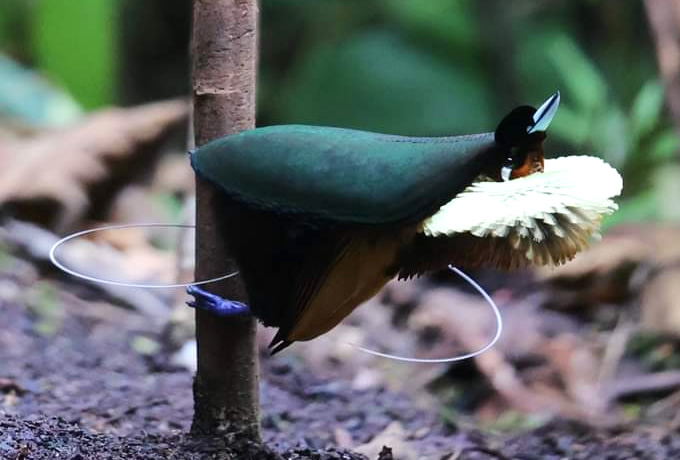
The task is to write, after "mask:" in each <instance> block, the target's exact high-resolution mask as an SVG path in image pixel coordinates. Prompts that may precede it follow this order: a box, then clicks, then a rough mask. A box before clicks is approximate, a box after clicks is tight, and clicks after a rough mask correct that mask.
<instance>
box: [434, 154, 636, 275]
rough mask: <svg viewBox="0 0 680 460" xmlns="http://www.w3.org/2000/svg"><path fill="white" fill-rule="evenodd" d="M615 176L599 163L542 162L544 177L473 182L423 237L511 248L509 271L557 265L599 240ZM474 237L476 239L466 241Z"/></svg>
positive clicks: (616, 186)
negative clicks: (492, 242) (479, 241)
mask: <svg viewBox="0 0 680 460" xmlns="http://www.w3.org/2000/svg"><path fill="white" fill-rule="evenodd" d="M622 187H623V182H622V179H621V176H620V175H619V173H618V172H617V171H616V170H615V169H614V168H612V167H611V166H609V165H608V164H607V163H605V162H604V161H602V160H601V159H599V158H595V157H590V156H569V157H562V158H557V159H552V160H546V161H545V172H543V173H535V174H532V175H529V176H525V177H521V178H518V179H514V180H510V181H507V182H475V183H473V184H472V185H471V186H469V187H468V188H467V189H465V191H463V192H462V193H460V194H459V195H458V196H456V198H454V199H453V200H451V201H450V202H449V203H447V204H446V205H444V206H442V207H441V209H440V210H439V211H438V212H437V213H436V214H434V215H433V216H432V217H430V218H429V219H427V220H425V221H424V222H423V225H422V229H421V232H422V233H423V234H424V236H426V237H434V238H436V239H439V237H444V238H446V237H455V236H460V237H466V238H465V241H472V242H473V243H474V241H475V240H476V239H477V238H481V239H490V240H495V241H497V242H501V241H504V242H507V243H509V246H510V247H509V248H508V249H510V248H512V250H511V252H512V254H513V255H512V259H517V258H518V256H520V258H521V255H522V254H523V255H524V257H526V260H524V261H522V260H514V261H512V262H511V263H510V262H509V263H507V264H506V265H509V266H520V265H526V262H530V263H534V264H537V265H546V264H553V265H559V264H562V263H564V262H566V261H567V260H569V259H571V258H572V257H573V256H574V255H575V254H576V253H577V252H579V251H581V250H583V249H585V248H586V247H587V246H588V242H589V240H590V239H591V238H592V237H599V226H600V221H601V219H602V216H604V215H605V214H611V213H612V212H614V211H615V210H616V209H617V205H616V203H614V201H613V200H612V198H613V197H615V196H617V195H619V194H620V193H621V189H622ZM469 236H474V237H476V238H469Z"/></svg>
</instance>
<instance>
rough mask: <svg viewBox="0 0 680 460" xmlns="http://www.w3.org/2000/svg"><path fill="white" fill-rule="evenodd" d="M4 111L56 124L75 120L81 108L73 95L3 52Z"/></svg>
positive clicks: (0, 105) (0, 92)
mask: <svg viewBox="0 0 680 460" xmlns="http://www.w3.org/2000/svg"><path fill="white" fill-rule="evenodd" d="M0 114H2V115H5V116H8V117H12V118H18V119H21V120H22V121H24V122H27V123H30V124H34V125H45V126H55V125H60V124H65V123H69V122H71V121H73V120H75V119H76V118H78V117H79V116H80V114H81V109H80V107H79V106H78V104H77V103H76V102H75V101H74V100H73V98H72V97H71V96H70V95H68V94H66V93H64V92H63V91H62V90H60V89H59V88H56V87H55V86H53V85H50V84H49V83H48V82H47V81H45V80H44V79H43V78H42V77H40V75H38V74H37V73H36V72H33V71H30V70H28V69H25V68H23V67H21V66H20V65H19V64H18V63H16V62H14V61H13V60H12V59H10V58H8V57H7V56H4V55H2V54H0Z"/></svg>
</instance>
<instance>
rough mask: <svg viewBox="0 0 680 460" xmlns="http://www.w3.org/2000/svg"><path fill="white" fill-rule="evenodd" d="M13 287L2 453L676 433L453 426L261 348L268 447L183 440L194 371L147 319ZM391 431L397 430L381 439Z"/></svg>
mask: <svg viewBox="0 0 680 460" xmlns="http://www.w3.org/2000/svg"><path fill="white" fill-rule="evenodd" d="M68 288H70V289H73V287H72V286H70V287H68ZM17 289H19V288H18V287H17V285H16V283H14V282H13V281H12V280H3V281H2V282H1V283H0V299H1V300H0V302H1V303H0V324H2V326H3V327H2V329H0V363H1V365H0V398H1V399H0V402H1V403H0V457H2V458H7V459H13V460H20V459H56V458H62V459H70V460H78V459H127V458H145V459H161V458H163V459H166V458H172V459H232V458H233V459H300V460H302V459H316V460H321V459H343V460H353V459H365V458H367V457H366V456H364V455H362V454H359V453H354V452H352V451H349V450H343V449H342V448H340V447H338V446H339V445H342V444H347V441H345V442H343V439H345V440H346V439H347V438H349V439H350V440H351V444H352V445H364V446H366V445H369V444H370V442H371V440H374V438H376V437H377V442H378V443H381V442H382V441H385V440H386V441H385V442H386V443H387V445H386V446H385V448H382V446H374V450H375V451H376V452H379V453H376V455H374V456H373V458H371V460H374V459H380V460H388V459H391V458H404V459H411V458H426V459H428V458H429V459H442V460H444V459H449V460H453V459H524V460H529V459H564V458H569V459H592V458H596V459H600V458H602V459H605V458H606V459H673V458H680V434H678V433H677V432H675V431H670V430H668V429H663V428H652V427H636V426H629V427H625V426H617V427H615V428H607V429H603V428H601V429H594V428H589V427H588V426H586V425H585V424H581V423H577V422H573V421H572V422H566V421H554V422H551V423H549V424H547V425H545V426H543V427H541V428H539V429H536V430H534V431H529V432H526V433H523V434H520V435H513V436H503V435H500V434H494V433H483V432H481V431H479V430H475V429H469V428H467V427H466V428H461V427H459V426H457V424H455V423H453V422H451V421H450V420H445V419H443V418H442V417H440V416H439V414H437V413H436V412H435V411H426V410H423V409H421V408H419V407H420V406H419V405H418V404H416V402H415V401H414V400H413V399H412V398H410V397H408V396H406V395H403V394H398V393H394V392H391V391H388V390H387V389H385V388H380V387H378V388H370V389H365V390H357V389H355V388H354V387H353V386H352V385H350V383H349V379H342V378H335V379H331V378H330V377H329V376H324V375H318V372H314V374H315V375H312V372H311V371H310V369H308V368H307V367H305V365H304V364H303V363H302V362H301V361H300V360H298V359H296V358H295V357H294V356H293V355H288V356H286V354H282V355H281V356H277V357H274V358H269V357H266V356H263V357H262V359H261V362H262V375H261V387H260V390H261V403H262V429H263V437H264V440H265V443H266V446H267V447H266V448H261V447H259V446H255V445H252V443H250V442H249V441H247V440H239V439H200V438H191V437H189V436H187V435H186V432H187V430H188V428H189V423H190V421H191V415H192V399H191V383H192V373H191V372H189V371H187V370H185V369H184V368H180V367H172V366H170V365H168V364H167V362H168V360H167V356H166V355H165V354H164V353H163V352H162V351H159V352H156V353H144V352H140V351H143V350H144V347H143V346H140V345H139V344H140V343H142V344H143V343H147V342H145V340H147V339H151V342H148V343H153V341H154V340H156V341H159V342H160V341H161V338H160V333H161V331H160V330H159V329H158V328H157V327H156V326H153V325H151V324H150V322H149V321H147V320H146V318H145V317H144V316H143V315H141V314H140V313H137V312H135V311H132V310H126V309H122V308H119V307H114V306H112V305H109V304H105V303H101V302H99V303H94V301H93V303H88V302H84V301H76V300H75V299H76V297H75V296H71V295H69V296H67V297H66V298H64V297H61V298H60V302H59V305H60V308H59V309H57V311H56V312H52V313H49V314H46V313H45V312H39V311H35V309H32V308H29V307H27V306H26V305H25V304H23V303H21V302H17V301H16V299H17V298H18V297H17V295H18V293H17V292H16V290H17ZM48 291H49V290H48ZM59 292H63V291H59ZM80 294H81V297H87V296H88V295H90V296H91V297H93V298H94V297H96V295H95V294H96V293H89V294H88V293H87V292H85V293H80ZM43 295H46V296H49V295H53V294H49V292H48V293H43ZM69 299H70V300H69ZM389 427H391V428H389ZM391 429H394V430H396V433H397V434H396V436H395V437H393V438H389V437H385V436H386V435H385V433H386V432H389V431H390V430H391ZM400 430H401V431H400ZM399 433H407V434H402V435H401V438H407V439H400V435H399ZM389 439H393V440H394V441H389ZM374 442H376V441H374ZM369 450H370V449H369ZM364 452H368V451H366V450H364Z"/></svg>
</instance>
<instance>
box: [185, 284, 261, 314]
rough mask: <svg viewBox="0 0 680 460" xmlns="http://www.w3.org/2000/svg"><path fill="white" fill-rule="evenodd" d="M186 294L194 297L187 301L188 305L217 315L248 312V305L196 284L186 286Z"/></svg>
mask: <svg viewBox="0 0 680 460" xmlns="http://www.w3.org/2000/svg"><path fill="white" fill-rule="evenodd" d="M187 294H189V295H190V296H193V297H194V300H191V301H189V302H187V305H188V306H190V307H191V308H200V309H201V310H205V311H209V312H210V313H213V314H215V315H217V316H232V315H241V314H246V313H250V308H248V305H246V304H244V303H242V302H237V301H235V300H228V299H223V298H222V297H220V296H218V295H215V294H211V293H210V292H208V291H205V290H203V289H201V288H200V287H198V286H189V287H187Z"/></svg>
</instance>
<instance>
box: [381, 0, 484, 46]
mask: <svg viewBox="0 0 680 460" xmlns="http://www.w3.org/2000/svg"><path fill="white" fill-rule="evenodd" d="M382 4H383V5H384V7H385V10H386V12H387V13H388V16H389V17H390V19H392V20H394V21H395V22H396V23H397V24H402V25H403V26H404V27H406V28H407V29H411V30H414V31H416V32H418V33H419V34H421V35H426V36H430V37H433V38H436V39H439V40H441V41H443V42H446V43H449V44H451V45H463V46H467V47H475V46H476V45H477V44H478V43H479V37H478V30H477V22H476V18H475V15H474V14H473V11H472V8H471V7H472V4H471V3H470V2H469V1H466V0H456V1H453V2H452V1H451V0H427V1H420V2H418V1H413V0H385V1H384V2H382Z"/></svg>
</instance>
